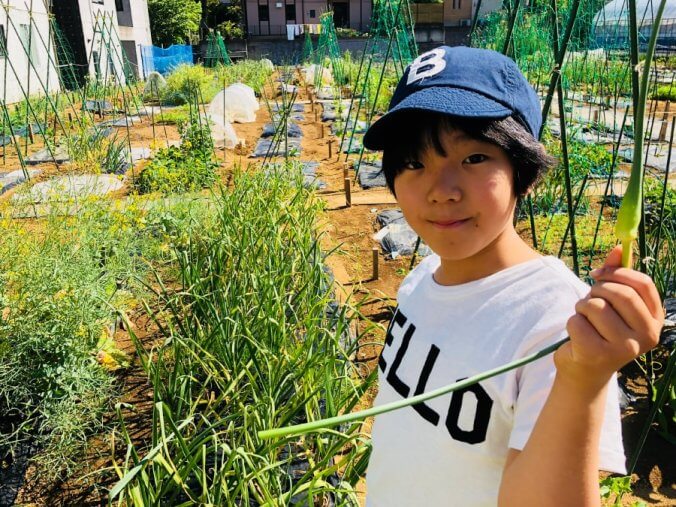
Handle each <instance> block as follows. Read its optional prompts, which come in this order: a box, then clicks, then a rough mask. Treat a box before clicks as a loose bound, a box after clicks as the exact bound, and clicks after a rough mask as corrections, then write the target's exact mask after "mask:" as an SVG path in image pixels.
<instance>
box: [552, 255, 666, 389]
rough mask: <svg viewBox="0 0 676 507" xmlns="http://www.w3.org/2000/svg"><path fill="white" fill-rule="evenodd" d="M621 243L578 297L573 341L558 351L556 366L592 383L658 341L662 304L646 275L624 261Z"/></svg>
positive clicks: (603, 379)
mask: <svg viewBox="0 0 676 507" xmlns="http://www.w3.org/2000/svg"><path fill="white" fill-rule="evenodd" d="M621 260H622V247H621V246H617V247H615V248H614V249H613V250H612V251H611V252H610V254H608V257H607V259H606V261H605V263H604V265H603V267H601V268H599V269H596V270H594V271H592V272H591V276H592V278H594V280H595V281H596V283H595V284H594V285H593V287H592V289H591V291H590V293H589V294H588V295H587V297H585V298H583V299H581V300H580V301H578V303H577V304H576V306H575V310H576V314H575V315H573V316H572V317H571V318H570V319H569V320H568V326H567V329H568V333H569V335H570V339H571V341H570V343H568V344H566V345H564V346H563V347H561V349H560V350H559V351H558V352H557V354H556V355H555V361H556V367H557V371H558V372H559V373H560V374H563V375H565V376H566V377H568V378H569V379H570V380H573V381H575V382H576V383H582V384H586V385H588V386H590V387H591V386H593V385H600V384H603V383H605V382H607V381H608V378H609V377H610V375H612V373H613V372H615V371H617V370H618V369H620V368H621V367H622V366H624V365H625V364H626V363H628V362H629V361H631V360H632V359H634V358H636V357H637V356H639V355H641V354H643V353H645V352H646V351H648V350H650V349H651V348H653V347H654V346H655V345H657V343H658V342H659V336H660V330H661V328H662V326H663V324H664V310H663V308H662V303H661V301H660V297H659V294H658V292H657V288H656V287H655V284H654V283H653V281H652V280H651V279H650V277H649V276H648V275H645V274H643V273H640V272H638V271H634V270H632V269H628V268H623V267H621Z"/></svg>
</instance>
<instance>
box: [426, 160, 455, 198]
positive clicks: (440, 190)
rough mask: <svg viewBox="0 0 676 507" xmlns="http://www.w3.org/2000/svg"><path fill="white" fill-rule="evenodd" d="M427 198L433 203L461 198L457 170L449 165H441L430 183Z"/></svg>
mask: <svg viewBox="0 0 676 507" xmlns="http://www.w3.org/2000/svg"><path fill="white" fill-rule="evenodd" d="M428 198H429V200H430V201H431V202H433V203H440V202H448V201H459V200H460V199H462V189H461V185H460V179H459V176H458V173H457V171H455V170H453V169H452V168H449V167H443V168H440V170H438V171H436V172H435V176H434V179H433V181H432V182H431V184H430V189H429V193H428Z"/></svg>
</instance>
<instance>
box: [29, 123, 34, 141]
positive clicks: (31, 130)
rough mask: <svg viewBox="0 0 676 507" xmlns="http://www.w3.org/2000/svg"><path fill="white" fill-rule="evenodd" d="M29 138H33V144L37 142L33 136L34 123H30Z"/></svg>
mask: <svg viewBox="0 0 676 507" xmlns="http://www.w3.org/2000/svg"><path fill="white" fill-rule="evenodd" d="M28 138H29V139H30V140H31V144H33V143H35V137H34V136H33V125H31V124H30V123H29V124H28Z"/></svg>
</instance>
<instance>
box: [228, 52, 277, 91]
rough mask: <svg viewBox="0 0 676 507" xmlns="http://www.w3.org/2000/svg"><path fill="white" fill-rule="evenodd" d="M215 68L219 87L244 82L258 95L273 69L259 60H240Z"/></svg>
mask: <svg viewBox="0 0 676 507" xmlns="http://www.w3.org/2000/svg"><path fill="white" fill-rule="evenodd" d="M215 70H216V83H217V84H218V86H219V87H224V86H229V85H231V84H233V83H244V84H245V85H247V86H250V87H251V88H253V90H254V92H256V94H258V95H260V94H261V93H262V92H263V88H264V87H265V84H266V83H267V82H268V80H269V79H270V76H271V75H272V72H273V70H274V69H271V68H270V66H269V65H268V64H266V63H265V62H263V61H261V60H242V61H239V62H236V63H235V64H234V65H226V66H219V67H217V68H216V69H215Z"/></svg>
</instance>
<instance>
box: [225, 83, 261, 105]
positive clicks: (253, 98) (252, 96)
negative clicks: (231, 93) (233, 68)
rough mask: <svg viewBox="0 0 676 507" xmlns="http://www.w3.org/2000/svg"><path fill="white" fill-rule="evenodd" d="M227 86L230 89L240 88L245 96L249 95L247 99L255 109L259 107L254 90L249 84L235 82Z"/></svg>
mask: <svg viewBox="0 0 676 507" xmlns="http://www.w3.org/2000/svg"><path fill="white" fill-rule="evenodd" d="M228 88H230V89H232V90H241V91H242V93H245V94H246V95H247V97H249V101H250V102H251V104H253V105H254V106H255V108H256V109H255V111H258V109H260V104H259V103H258V99H257V98H256V92H254V89H253V88H251V87H250V86H247V85H245V84H244V83H235V84H232V85H230V86H229V87H228Z"/></svg>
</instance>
